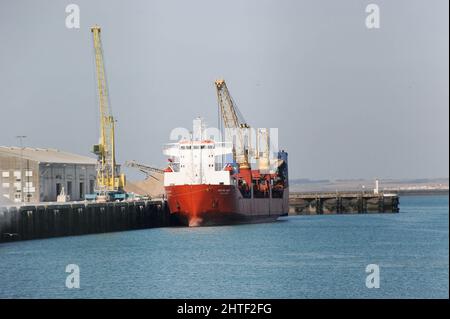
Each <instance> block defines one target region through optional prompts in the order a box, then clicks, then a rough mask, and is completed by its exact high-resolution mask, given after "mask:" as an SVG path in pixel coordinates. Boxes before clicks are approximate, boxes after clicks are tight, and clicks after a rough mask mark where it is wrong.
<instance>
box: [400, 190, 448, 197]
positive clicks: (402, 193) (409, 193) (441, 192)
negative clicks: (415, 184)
mask: <svg viewBox="0 0 450 319" xmlns="http://www.w3.org/2000/svg"><path fill="white" fill-rule="evenodd" d="M393 192H395V193H397V194H398V195H399V196H436V195H447V196H448V195H449V190H448V189H423V190H398V191H394V190H393Z"/></svg>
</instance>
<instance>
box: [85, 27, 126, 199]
mask: <svg viewBox="0 0 450 319" xmlns="http://www.w3.org/2000/svg"><path fill="white" fill-rule="evenodd" d="M91 32H92V35H93V41H94V51H95V71H96V77H97V90H98V99H99V106H100V139H99V144H96V145H94V147H93V153H94V154H96V155H97V157H98V162H97V185H96V187H97V190H96V191H97V193H99V194H102V195H106V194H109V193H114V192H122V191H123V187H124V185H125V176H124V175H123V174H120V172H119V169H118V167H117V165H116V158H115V145H114V143H115V142H114V126H115V122H114V118H113V116H112V114H111V109H110V106H109V99H108V88H107V82H106V75H105V66H104V62H103V50H102V43H101V39H100V32H101V28H100V27H99V26H97V25H95V26H93V27H92V28H91Z"/></svg>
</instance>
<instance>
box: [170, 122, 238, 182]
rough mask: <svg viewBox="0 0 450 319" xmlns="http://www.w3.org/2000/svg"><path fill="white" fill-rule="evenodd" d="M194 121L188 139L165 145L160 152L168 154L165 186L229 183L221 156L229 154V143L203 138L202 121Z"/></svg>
mask: <svg viewBox="0 0 450 319" xmlns="http://www.w3.org/2000/svg"><path fill="white" fill-rule="evenodd" d="M193 122H194V123H193V124H194V125H193V127H194V130H193V134H192V137H191V138H190V139H183V140H181V141H179V142H178V143H170V144H166V145H165V146H164V149H163V153H164V155H166V156H168V157H169V169H168V170H166V172H165V174H164V186H173V185H198V184H209V185H230V184H231V183H232V180H231V176H230V171H229V170H228V169H227V165H224V164H223V161H222V158H224V157H227V156H231V155H232V152H233V145H232V143H230V142H215V141H214V140H211V139H206V138H205V136H204V135H205V134H204V133H205V132H204V131H205V127H204V124H203V120H202V119H201V118H197V119H195V120H194V121H193Z"/></svg>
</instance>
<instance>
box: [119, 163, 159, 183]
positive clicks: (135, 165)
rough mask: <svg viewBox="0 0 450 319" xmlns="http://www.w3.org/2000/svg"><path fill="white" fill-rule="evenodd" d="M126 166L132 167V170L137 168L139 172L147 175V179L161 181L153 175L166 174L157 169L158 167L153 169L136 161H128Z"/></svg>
mask: <svg viewBox="0 0 450 319" xmlns="http://www.w3.org/2000/svg"><path fill="white" fill-rule="evenodd" d="M125 166H126V167H131V168H136V169H138V170H139V171H141V172H142V173H144V174H145V175H146V177H147V178H149V177H152V178H154V179H156V180H158V181H159V179H158V178H156V177H155V176H153V173H159V174H164V170H162V169H159V168H156V167H152V166H148V165H145V164H140V163H138V162H136V161H126V162H125Z"/></svg>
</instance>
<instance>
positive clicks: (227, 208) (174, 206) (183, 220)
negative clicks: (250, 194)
mask: <svg viewBox="0 0 450 319" xmlns="http://www.w3.org/2000/svg"><path fill="white" fill-rule="evenodd" d="M165 189H166V194H167V201H168V204H169V209H170V212H171V214H172V215H173V216H174V217H175V218H176V219H177V221H178V222H179V223H180V224H182V225H187V226H210V225H230V224H242V223H255V222H268V221H274V220H276V219H277V218H278V217H279V216H280V215H282V214H283V212H282V209H281V207H283V208H284V205H281V206H280V209H278V210H277V209H275V210H274V211H273V212H272V214H270V213H267V212H264V211H262V210H261V209H258V207H257V206H255V205H244V207H249V206H252V207H255V208H256V210H255V211H253V212H252V211H250V210H248V209H242V207H241V205H239V202H247V201H253V200H254V199H244V198H242V196H240V192H239V190H238V189H237V188H236V187H235V186H233V185H203V184H201V185H176V186H166V187H165ZM271 200H272V201H279V202H280V203H282V202H283V199H271ZM260 201H261V200H260ZM261 204H262V205H265V206H269V207H270V202H266V203H261ZM273 206H277V205H273Z"/></svg>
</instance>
